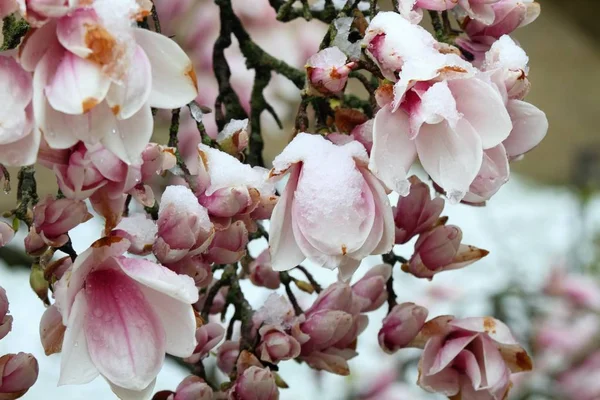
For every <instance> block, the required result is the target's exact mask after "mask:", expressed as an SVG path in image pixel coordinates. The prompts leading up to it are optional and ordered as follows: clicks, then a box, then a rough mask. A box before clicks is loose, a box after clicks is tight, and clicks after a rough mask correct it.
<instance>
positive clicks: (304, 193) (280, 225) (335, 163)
mask: <svg viewBox="0 0 600 400" xmlns="http://www.w3.org/2000/svg"><path fill="white" fill-rule="evenodd" d="M367 162H368V158H367V154H366V151H365V149H364V147H363V146H362V145H361V144H360V143H358V142H351V143H348V144H346V145H343V146H336V145H334V144H333V143H331V142H329V141H327V140H325V139H324V138H323V137H321V136H318V135H310V134H306V133H300V134H299V135H297V136H296V137H295V138H294V140H293V141H292V142H291V143H290V144H289V145H288V146H287V147H286V148H285V149H284V150H283V152H282V153H281V154H280V155H279V156H277V157H276V158H275V160H274V161H273V170H272V171H271V175H272V176H281V175H283V174H285V173H286V172H289V173H290V178H289V180H288V183H287V185H286V188H285V190H284V192H283V194H282V196H281V198H280V199H279V202H278V203H277V206H275V210H274V211H273V217H272V219H271V232H270V240H269V245H270V251H271V262H272V266H273V269H274V270H276V271H285V270H288V269H291V268H293V267H295V266H296V265H298V264H299V263H301V262H302V261H304V259H305V258H309V259H310V260H311V261H313V262H315V263H317V264H318V265H321V266H324V267H326V268H330V269H334V268H339V274H340V277H341V278H342V279H346V280H347V279H349V278H350V276H351V275H352V274H353V273H354V271H355V270H356V268H357V267H358V265H359V264H360V262H361V260H362V259H363V258H364V257H366V256H368V255H370V254H382V253H385V252H388V251H389V250H390V249H391V248H392V245H393V240H394V238H393V235H394V231H393V229H394V227H393V216H392V210H391V207H390V205H389V200H388V198H387V196H386V194H385V191H384V189H383V187H382V185H381V184H380V183H379V181H378V180H377V179H376V178H375V177H374V176H373V175H372V174H371V173H370V172H369V171H368V170H367V169H366V164H367Z"/></svg>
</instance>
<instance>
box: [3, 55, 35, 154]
mask: <svg viewBox="0 0 600 400" xmlns="http://www.w3.org/2000/svg"><path fill="white" fill-rule="evenodd" d="M0 93H2V104H3V105H4V106H3V107H2V111H0V164H4V165H8V166H23V165H29V164H33V163H35V160H36V157H37V152H38V148H39V145H40V132H39V130H37V129H34V126H33V110H32V107H31V104H30V103H31V99H32V96H33V89H32V83H31V75H30V74H29V73H27V72H26V71H24V70H23V68H22V67H21V66H20V65H19V64H18V63H17V62H16V61H15V60H14V58H12V57H8V56H6V55H0Z"/></svg>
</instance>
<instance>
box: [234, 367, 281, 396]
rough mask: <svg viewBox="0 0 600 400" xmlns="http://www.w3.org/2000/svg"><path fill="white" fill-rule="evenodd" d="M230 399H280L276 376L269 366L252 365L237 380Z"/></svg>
mask: <svg viewBox="0 0 600 400" xmlns="http://www.w3.org/2000/svg"><path fill="white" fill-rule="evenodd" d="M228 399H230V400H278V399H279V389H277V385H276V384H275V377H274V376H273V374H272V373H271V371H270V370H269V369H267V368H260V367H256V366H252V367H250V368H248V369H247V370H245V371H244V373H243V374H242V375H241V376H239V377H238V379H237V380H236V381H235V386H234V387H233V389H232V390H231V392H230V393H229V397H228Z"/></svg>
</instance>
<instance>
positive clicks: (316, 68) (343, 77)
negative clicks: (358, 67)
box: [306, 47, 355, 95]
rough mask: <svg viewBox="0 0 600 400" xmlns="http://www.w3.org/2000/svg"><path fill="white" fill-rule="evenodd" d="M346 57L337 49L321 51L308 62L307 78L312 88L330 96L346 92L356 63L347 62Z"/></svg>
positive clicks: (329, 48) (331, 48) (330, 48)
mask: <svg viewBox="0 0 600 400" xmlns="http://www.w3.org/2000/svg"><path fill="white" fill-rule="evenodd" d="M347 60H348V58H347V57H346V55H345V54H344V53H343V52H342V51H341V50H340V49H339V48H337V47H328V48H326V49H323V50H321V51H319V52H318V53H317V54H315V55H313V56H312V57H310V58H309V59H308V60H307V61H306V76H307V78H308V82H309V83H310V85H311V87H312V88H313V89H314V90H315V91H317V92H318V93H321V94H324V95H329V94H336V93H339V92H341V91H342V90H344V87H346V83H347V82H348V75H349V74H350V72H351V71H352V68H354V65H355V63H354V62H349V63H348V62H347Z"/></svg>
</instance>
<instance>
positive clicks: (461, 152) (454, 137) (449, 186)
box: [415, 119, 483, 202]
mask: <svg viewBox="0 0 600 400" xmlns="http://www.w3.org/2000/svg"><path fill="white" fill-rule="evenodd" d="M415 141H416V143H417V152H418V153H419V159H420V160H421V164H423V168H425V171H426V172H427V173H428V174H429V175H430V176H431V178H432V179H433V180H434V181H435V182H436V183H437V184H438V185H440V186H441V187H442V188H443V189H444V190H445V191H446V194H447V196H448V198H449V200H450V201H451V202H458V201H460V200H461V199H462V198H463V197H464V195H465V194H466V193H467V192H468V191H469V186H470V185H471V182H473V180H474V179H475V177H476V176H477V173H478V172H479V168H480V167H481V163H482V161H483V149H482V148H481V139H480V138H479V135H478V134H477V132H475V130H474V129H473V127H472V126H471V125H470V124H469V123H468V122H466V121H465V120H464V119H461V120H459V121H458V123H457V125H456V130H453V129H452V128H450V126H449V125H448V123H447V122H442V123H440V124H435V125H429V124H425V125H423V127H422V128H421V132H420V133H419V136H417V138H416V140H415Z"/></svg>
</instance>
